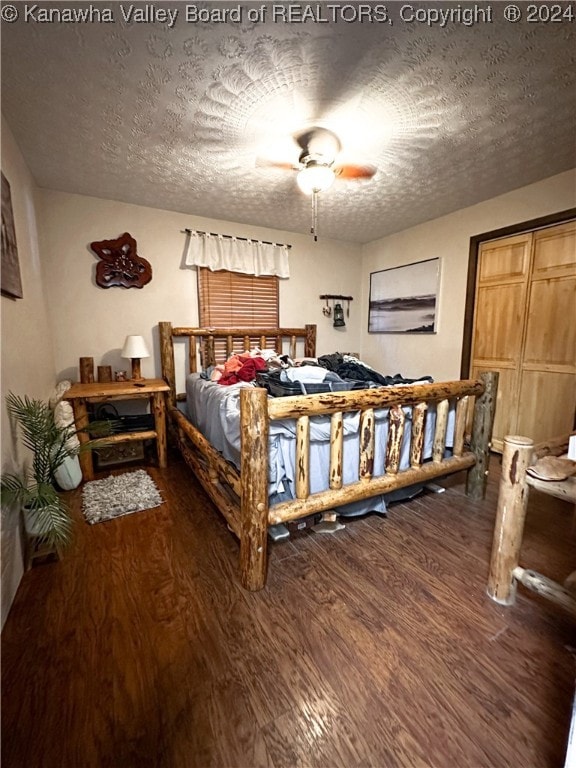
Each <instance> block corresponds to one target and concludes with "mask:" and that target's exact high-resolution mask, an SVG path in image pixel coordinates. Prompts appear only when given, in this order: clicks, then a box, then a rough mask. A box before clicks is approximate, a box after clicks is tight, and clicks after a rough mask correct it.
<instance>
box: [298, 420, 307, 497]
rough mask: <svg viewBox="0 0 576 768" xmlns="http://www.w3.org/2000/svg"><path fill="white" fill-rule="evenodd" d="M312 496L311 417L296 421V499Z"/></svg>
mask: <svg viewBox="0 0 576 768" xmlns="http://www.w3.org/2000/svg"><path fill="white" fill-rule="evenodd" d="M309 495H310V417H309V416H300V418H299V419H296V498H297V499H307V498H308V496H309Z"/></svg>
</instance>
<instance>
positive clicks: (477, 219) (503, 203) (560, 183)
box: [360, 170, 576, 381]
mask: <svg viewBox="0 0 576 768" xmlns="http://www.w3.org/2000/svg"><path fill="white" fill-rule="evenodd" d="M573 207H576V170H572V171H567V172H566V173H561V174H559V175H557V176H553V177H551V178H549V179H545V180H544V181H540V182H537V183H536V184H531V185H529V186H527V187H522V188H521V189H517V190H514V191H513V192H509V193H508V194H505V195H501V196H500V197H496V198H493V199H492V200H487V201H485V202H483V203H479V204H478V205H474V206H472V207H470V208H464V209H463V210H461V211H457V212H456V213H451V214H449V215H448V216H443V217H442V218H440V219H435V220H434V221H429V222H426V223H425V224H420V225H419V226H417V227H413V228H412V229H408V230H405V231H404V232H398V233H397V234H394V235H391V236H389V237H385V238H383V239H382V240H377V241H374V242H372V243H369V244H367V245H365V246H364V247H363V262H362V318H363V322H362V328H361V330H362V331H364V333H362V344H361V350H360V351H361V354H362V357H363V358H364V360H366V362H368V363H369V364H370V365H372V366H374V367H375V368H377V369H378V370H380V371H383V372H385V373H389V374H394V373H398V372H400V373H402V374H404V375H405V376H408V377H416V376H420V375H425V374H429V375H431V376H433V377H434V378H435V379H436V380H437V381H439V380H449V379H458V378H460V359H461V352H462V336H463V331H464V310H465V303H466V279H467V273H468V254H469V247H470V238H471V237H473V236H474V235H480V234H482V233H484V232H491V231H493V230H496V229H500V228H502V227H506V226H509V225H512V224H517V223H521V222H524V221H528V220H530V219H535V218H538V217H541V216H546V215H547V214H551V213H555V212H558V211H563V210H567V209H569V208H573ZM435 257H440V259H441V285H440V293H439V302H438V305H437V307H438V314H437V329H438V332H437V333H436V334H434V335H430V334H426V335H418V334H368V333H366V332H365V331H366V328H367V317H368V298H369V297H368V292H369V285H370V273H371V272H376V271H378V270H382V269H388V268H390V267H397V266H400V265H403V264H411V263H413V262H416V261H423V260H424V259H430V258H435Z"/></svg>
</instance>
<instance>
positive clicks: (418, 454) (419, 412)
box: [410, 403, 428, 469]
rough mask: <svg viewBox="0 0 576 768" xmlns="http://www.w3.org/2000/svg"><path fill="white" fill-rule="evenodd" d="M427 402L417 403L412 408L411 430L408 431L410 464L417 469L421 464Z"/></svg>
mask: <svg viewBox="0 0 576 768" xmlns="http://www.w3.org/2000/svg"><path fill="white" fill-rule="evenodd" d="M427 409H428V403H417V405H415V406H414V407H413V408H412V432H411V433H410V466H411V467H412V468H413V469H417V468H418V467H420V466H421V465H422V450H423V447H424V423H425V419H426V411H427Z"/></svg>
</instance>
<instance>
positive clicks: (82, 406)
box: [64, 379, 170, 480]
mask: <svg viewBox="0 0 576 768" xmlns="http://www.w3.org/2000/svg"><path fill="white" fill-rule="evenodd" d="M169 389H170V387H169V386H168V384H166V382H165V381H164V380H163V379H141V380H140V381H106V382H94V383H92V384H80V383H78V384H73V385H72V386H71V387H70V389H69V390H68V391H67V392H66V394H65V395H64V398H65V399H66V400H70V402H71V403H72V406H73V408H74V422H75V424H76V429H84V427H86V426H87V425H88V423H89V418H88V408H87V404H88V403H105V402H111V401H114V400H137V399H148V400H149V401H150V404H151V408H152V413H153V414H154V429H151V430H147V431H145V432H142V431H139V432H129V431H127V432H120V433H117V434H113V435H110V436H109V437H105V438H102V439H100V440H92V445H93V446H94V447H97V446H98V443H105V444H106V445H113V444H114V443H126V442H131V441H135V440H155V441H156V450H157V452H158V465H159V466H160V467H165V466H166V464H167V449H166V401H165V397H166V395H165V393H166V392H168V391H169ZM78 439H79V440H80V443H87V442H88V440H90V436H89V435H88V433H87V432H79V433H78ZM79 459H80V466H81V468H82V477H83V478H84V480H93V479H94V462H93V459H92V451H91V450H83V451H81V452H80V456H79Z"/></svg>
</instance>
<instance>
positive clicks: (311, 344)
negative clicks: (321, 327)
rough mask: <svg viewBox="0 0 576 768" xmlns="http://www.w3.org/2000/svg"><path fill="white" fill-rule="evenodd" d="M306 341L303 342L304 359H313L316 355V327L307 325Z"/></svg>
mask: <svg viewBox="0 0 576 768" xmlns="http://www.w3.org/2000/svg"><path fill="white" fill-rule="evenodd" d="M304 327H305V329H306V339H305V340H304V357H315V355H316V326H315V325H313V324H307V325H305V326H304Z"/></svg>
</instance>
